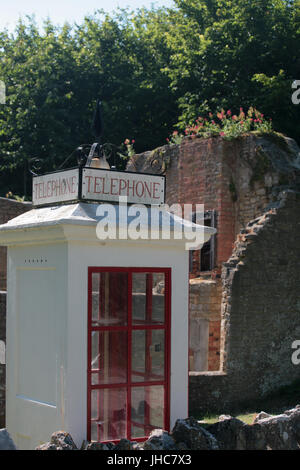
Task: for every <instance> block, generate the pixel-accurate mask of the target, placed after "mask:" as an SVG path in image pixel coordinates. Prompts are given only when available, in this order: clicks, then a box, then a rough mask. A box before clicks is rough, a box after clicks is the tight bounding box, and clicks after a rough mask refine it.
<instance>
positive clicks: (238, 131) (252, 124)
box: [167, 107, 273, 144]
mask: <svg viewBox="0 0 300 470" xmlns="http://www.w3.org/2000/svg"><path fill="white" fill-rule="evenodd" d="M253 131H255V132H257V133H261V134H269V133H271V132H273V126H272V120H271V119H270V120H267V119H265V116H264V115H263V114H262V113H261V112H260V111H258V110H257V109H255V108H253V107H250V108H249V110H248V112H247V113H245V112H244V110H243V108H240V112H239V114H238V115H237V114H233V113H232V112H231V110H230V109H229V110H228V111H227V112H226V111H225V110H224V109H222V110H221V111H220V112H219V113H217V116H214V115H213V114H212V113H209V115H208V117H202V116H199V117H198V119H196V122H195V123H194V124H192V125H191V126H187V127H186V128H185V130H184V133H179V132H178V131H174V132H173V133H172V135H171V136H170V138H167V142H168V143H170V144H180V143H181V142H182V139H183V138H184V137H186V136H191V137H196V136H198V137H204V138H207V137H213V136H221V137H223V138H224V139H227V140H232V139H235V138H237V137H239V136H241V135H243V134H246V133H249V132H253Z"/></svg>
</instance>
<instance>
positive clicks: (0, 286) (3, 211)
mask: <svg viewBox="0 0 300 470" xmlns="http://www.w3.org/2000/svg"><path fill="white" fill-rule="evenodd" d="M31 207H32V205H31V203H29V202H19V201H15V200H14V199H7V198H5V197H0V225H1V224H5V223H6V222H8V221H9V220H11V219H13V218H15V217H17V216H18V215H20V214H23V212H26V211H29V210H30V209H31ZM0 290H6V248H5V247H0Z"/></svg>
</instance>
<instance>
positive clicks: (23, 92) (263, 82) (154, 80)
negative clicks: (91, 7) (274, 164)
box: [0, 0, 300, 196]
mask: <svg viewBox="0 0 300 470" xmlns="http://www.w3.org/2000/svg"><path fill="white" fill-rule="evenodd" d="M175 2H176V5H177V8H175V9H172V10H170V9H164V8H159V9H154V8H152V9H150V10H146V9H144V8H142V9H139V10H137V11H136V12H131V11H130V10H118V11H117V12H115V13H114V14H112V15H108V14H105V13H104V12H103V11H99V12H97V13H96V14H94V15H93V16H90V17H87V18H85V20H84V21H83V22H82V24H79V25H73V26H71V25H68V24H66V25H64V26H63V27H56V26H55V25H53V24H52V23H51V22H50V21H46V22H45V24H44V28H43V30H42V31H40V30H39V29H38V27H37V26H36V24H35V22H34V20H33V19H32V18H27V19H25V20H21V21H20V22H19V24H18V26H17V28H16V31H15V32H14V34H12V35H11V34H9V33H8V32H7V31H5V30H4V31H2V32H0V80H3V81H4V82H5V84H6V90H7V100H6V105H0V194H5V193H6V192H7V191H9V190H11V191H13V192H14V193H19V194H25V196H28V195H30V193H31V181H30V177H29V173H28V164H29V161H30V159H31V158H33V157H39V158H40V159H41V160H42V162H43V167H42V170H43V171H47V170H54V169H57V168H58V167H59V165H60V164H61V163H62V162H63V161H64V160H65V158H66V157H67V156H68V155H69V154H70V153H71V152H72V151H73V150H74V149H75V148H76V147H77V146H78V145H80V144H83V143H91V142H92V140H93V137H92V133H91V129H90V124H91V121H92V116H93V110H94V107H95V104H96V100H97V99H98V98H100V99H101V100H102V102H103V118H104V126H105V127H104V135H103V141H104V142H112V143H113V144H116V145H120V143H121V142H124V140H125V139H126V138H127V136H132V137H134V139H135V142H136V143H135V150H136V151H137V152H142V151H144V150H149V149H151V148H156V147H157V146H159V145H162V143H163V142H164V141H165V138H166V137H167V136H168V135H169V134H170V133H171V131H172V129H174V128H176V129H177V131H178V134H177V135H173V136H172V140H173V141H176V142H178V141H179V140H180V138H181V137H180V136H181V134H182V133H183V131H184V130H185V129H186V128H187V127H192V126H194V125H195V121H196V119H197V118H198V116H199V115H203V116H206V115H208V113H209V112H210V111H211V112H212V113H213V114H214V115H216V113H217V111H218V110H219V109H221V108H224V109H231V111H232V114H233V115H237V116H238V115H239V109H240V107H241V106H244V107H245V109H246V108H249V107H250V106H254V107H256V108H258V109H260V110H262V111H263V112H264V113H265V115H266V116H268V117H269V118H272V119H273V121H272V122H273V126H274V129H275V130H277V131H280V132H284V133H286V134H288V135H289V136H290V137H294V138H296V139H298V141H300V136H299V121H300V106H296V105H293V104H292V101H291V95H292V88H291V85H292V82H293V81H294V80H297V79H300V62H299V55H298V46H299V36H300V26H299V25H300V2H299V0H295V1H287V0H265V1H264V2H262V1H261V0H175ZM231 121H232V120H231ZM231 121H230V123H229V120H228V122H226V124H228V126H227V127H226V126H223V128H222V130H221V132H224V134H225V135H224V137H225V138H234V137H236V136H237V135H240V133H241V131H242V130H243V131H245V130H246V127H247V125H248V124H249V123H248V122H245V123H244V124H243V129H242V127H241V126H242V124H241V122H240V121H239V122H236V123H235V124H234V125H233V123H232V122H231ZM215 122H216V123H217V122H218V121H217V119H216V121H215ZM229 124H230V125H229ZM263 124H264V125H265V126H269V121H264V123H263ZM204 128H205V132H206V133H208V135H215V134H217V133H218V132H219V128H218V126H217V125H215V126H214V125H213V124H212V122H210V124H209V126H208V125H205V126H204ZM251 128H252V129H253V128H254V126H252V127H251ZM260 130H261V131H263V132H265V131H266V132H267V129H266V130H263V125H261V126H260ZM205 132H203V135H205ZM127 150H128V149H127ZM75 163H76V162H75V160H74V161H70V162H69V164H70V165H71V164H75ZM117 165H118V167H119V168H122V167H124V165H125V160H123V159H122V158H121V157H120V160H119V161H118V162H117Z"/></svg>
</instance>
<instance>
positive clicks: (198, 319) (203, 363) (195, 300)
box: [189, 279, 222, 370]
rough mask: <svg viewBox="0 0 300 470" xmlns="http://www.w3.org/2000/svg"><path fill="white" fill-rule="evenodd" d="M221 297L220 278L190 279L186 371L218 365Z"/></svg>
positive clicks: (206, 368) (208, 368) (217, 366)
mask: <svg viewBox="0 0 300 470" xmlns="http://www.w3.org/2000/svg"><path fill="white" fill-rule="evenodd" d="M221 297H222V284H221V279H214V280H212V279H192V280H191V281H190V314H189V322H190V345H191V347H190V351H189V361H190V363H189V366H190V370H219V368H220V323H221V322H220V312H221ZM199 330H200V331H199ZM199 337H200V338H201V341H200V344H198V343H199V341H197V340H198V338H199ZM198 356H199V357H198Z"/></svg>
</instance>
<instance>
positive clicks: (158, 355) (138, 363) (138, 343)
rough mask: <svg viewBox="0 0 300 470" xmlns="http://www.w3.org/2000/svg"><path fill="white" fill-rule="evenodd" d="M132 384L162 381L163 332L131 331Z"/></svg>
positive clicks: (163, 366)
mask: <svg viewBox="0 0 300 470" xmlns="http://www.w3.org/2000/svg"><path fill="white" fill-rule="evenodd" d="M131 367H132V375H131V380H132V382H153V381H158V380H164V370H165V332H164V330H133V331H132V363H131Z"/></svg>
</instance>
